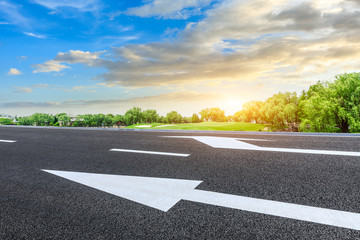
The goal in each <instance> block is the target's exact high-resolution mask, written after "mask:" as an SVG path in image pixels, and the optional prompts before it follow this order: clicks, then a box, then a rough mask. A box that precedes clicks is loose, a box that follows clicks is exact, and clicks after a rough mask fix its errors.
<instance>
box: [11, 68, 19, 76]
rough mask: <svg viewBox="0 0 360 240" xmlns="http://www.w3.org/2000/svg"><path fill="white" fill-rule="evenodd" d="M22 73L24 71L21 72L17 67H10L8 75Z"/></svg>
mask: <svg viewBox="0 0 360 240" xmlns="http://www.w3.org/2000/svg"><path fill="white" fill-rule="evenodd" d="M20 74H22V72H20V71H19V70H18V69H16V68H10V70H9V72H8V75H20Z"/></svg>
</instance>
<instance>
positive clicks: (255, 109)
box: [235, 101, 265, 123]
mask: <svg viewBox="0 0 360 240" xmlns="http://www.w3.org/2000/svg"><path fill="white" fill-rule="evenodd" d="M264 105H265V103H264V102H262V101H251V102H247V103H245V104H243V107H242V110H241V111H239V112H236V113H235V119H236V120H237V121H239V122H242V121H244V122H256V123H260V122H263V121H264V116H263V112H262V111H263V107H264Z"/></svg>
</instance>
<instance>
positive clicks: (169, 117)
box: [165, 111, 183, 123]
mask: <svg viewBox="0 0 360 240" xmlns="http://www.w3.org/2000/svg"><path fill="white" fill-rule="evenodd" d="M165 119H166V122H167V123H181V122H182V120H183V117H182V116H181V115H180V114H179V113H178V112H176V111H171V112H169V113H168V114H166V117H165Z"/></svg>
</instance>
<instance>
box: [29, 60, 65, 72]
mask: <svg viewBox="0 0 360 240" xmlns="http://www.w3.org/2000/svg"><path fill="white" fill-rule="evenodd" d="M33 67H35V68H36V70H34V71H33V73H41V72H60V71H61V70H63V69H66V68H70V67H69V66H66V65H62V64H60V62H59V61H55V60H49V61H47V62H45V63H43V64H35V65H33Z"/></svg>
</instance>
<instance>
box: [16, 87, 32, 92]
mask: <svg viewBox="0 0 360 240" xmlns="http://www.w3.org/2000/svg"><path fill="white" fill-rule="evenodd" d="M15 89H16V90H15V92H16V93H31V92H32V91H33V90H32V89H31V88H28V87H15Z"/></svg>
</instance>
